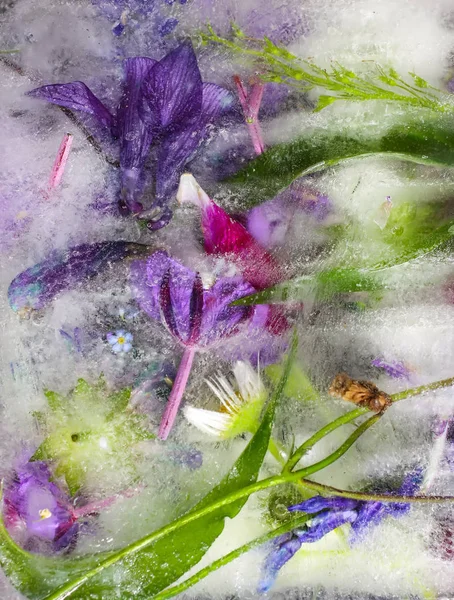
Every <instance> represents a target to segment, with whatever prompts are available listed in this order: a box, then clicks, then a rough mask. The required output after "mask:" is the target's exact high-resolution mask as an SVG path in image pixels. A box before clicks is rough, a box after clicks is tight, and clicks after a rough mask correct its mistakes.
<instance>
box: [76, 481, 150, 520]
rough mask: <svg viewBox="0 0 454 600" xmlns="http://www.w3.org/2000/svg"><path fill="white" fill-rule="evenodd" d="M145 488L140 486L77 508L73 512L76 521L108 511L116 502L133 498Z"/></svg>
mask: <svg viewBox="0 0 454 600" xmlns="http://www.w3.org/2000/svg"><path fill="white" fill-rule="evenodd" d="M143 487H144V486H138V487H136V488H129V489H127V490H124V491H123V492H120V493H118V494H115V495H114V496H109V497H108V498H104V499H103V500H98V501H95V502H89V503H88V504H85V505H84V506H81V507H79V508H75V509H74V510H73V516H74V517H75V518H76V519H80V518H81V517H86V516H88V515H94V514H97V513H100V512H102V511H103V510H106V508H109V506H112V504H115V502H116V501H117V500H120V498H133V497H134V496H135V495H136V494H137V493H138V492H140V491H141V490H142V489H143Z"/></svg>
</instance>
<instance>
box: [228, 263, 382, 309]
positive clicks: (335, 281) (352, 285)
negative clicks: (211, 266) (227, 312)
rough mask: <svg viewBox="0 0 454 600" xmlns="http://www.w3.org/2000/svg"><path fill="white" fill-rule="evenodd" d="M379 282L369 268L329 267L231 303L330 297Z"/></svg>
mask: <svg viewBox="0 0 454 600" xmlns="http://www.w3.org/2000/svg"><path fill="white" fill-rule="evenodd" d="M379 287H380V284H379V282H378V281H377V280H376V279H374V273H373V271H372V270H371V271H370V272H367V271H366V270H364V271H361V270H359V269H331V270H329V271H323V272H321V273H318V274H316V275H304V276H302V277H295V278H294V279H290V280H289V281H284V282H282V283H279V284H278V285H275V286H273V287H270V288H267V289H266V290H263V291H261V292H258V293H257V294H251V295H250V296H245V297H244V298H240V299H239V300H236V301H235V302H232V305H235V306H249V305H251V304H281V303H286V302H301V301H304V300H308V299H311V300H312V299H317V300H329V299H330V298H331V297H332V296H334V295H335V294H346V293H353V292H364V291H369V292H370V291H375V290H377V289H379Z"/></svg>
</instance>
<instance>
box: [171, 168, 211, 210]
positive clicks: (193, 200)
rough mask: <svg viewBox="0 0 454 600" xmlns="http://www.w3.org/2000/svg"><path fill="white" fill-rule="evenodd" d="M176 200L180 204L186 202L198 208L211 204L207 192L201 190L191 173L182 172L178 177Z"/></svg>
mask: <svg viewBox="0 0 454 600" xmlns="http://www.w3.org/2000/svg"><path fill="white" fill-rule="evenodd" d="M177 200H178V202H179V203H180V204H183V203H185V202H186V203H188V204H194V205H195V206H199V207H200V208H206V207H207V206H209V205H210V204H211V200H210V198H209V196H208V194H207V193H206V192H204V191H203V190H202V188H201V187H200V185H199V184H198V183H197V181H196V180H195V178H194V176H193V175H191V173H183V175H182V176H181V177H180V186H179V188H178V191H177Z"/></svg>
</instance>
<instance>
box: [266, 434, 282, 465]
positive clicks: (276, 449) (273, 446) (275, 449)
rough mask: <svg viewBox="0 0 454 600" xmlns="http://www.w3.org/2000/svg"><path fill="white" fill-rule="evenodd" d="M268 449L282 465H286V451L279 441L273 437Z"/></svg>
mask: <svg viewBox="0 0 454 600" xmlns="http://www.w3.org/2000/svg"><path fill="white" fill-rule="evenodd" d="M268 450H269V452H270V454H271V455H272V456H273V458H275V459H276V460H277V462H278V463H279V464H280V465H285V463H286V452H285V450H284V449H283V448H282V446H280V444H279V443H278V442H276V441H275V440H274V439H273V438H270V442H269V444H268Z"/></svg>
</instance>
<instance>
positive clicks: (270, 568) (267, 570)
mask: <svg viewBox="0 0 454 600" xmlns="http://www.w3.org/2000/svg"><path fill="white" fill-rule="evenodd" d="M290 535H291V534H290ZM281 538H284V536H281ZM300 548H301V541H300V540H299V539H298V537H297V536H292V537H291V538H290V539H283V540H281V539H280V538H277V540H275V548H274V550H272V551H271V552H270V553H269V554H268V556H267V558H266V560H265V562H264V564H263V569H262V576H261V578H260V583H259V585H258V587H257V592H258V593H259V594H264V593H265V592H267V591H268V590H270V589H271V587H272V586H273V584H274V582H275V581H276V578H277V575H278V573H279V571H280V570H281V569H282V567H283V566H284V565H285V564H286V563H287V562H288V561H289V560H290V559H291V558H292V557H293V556H294V555H295V554H296V553H297V552H298V550H299V549H300Z"/></svg>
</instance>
